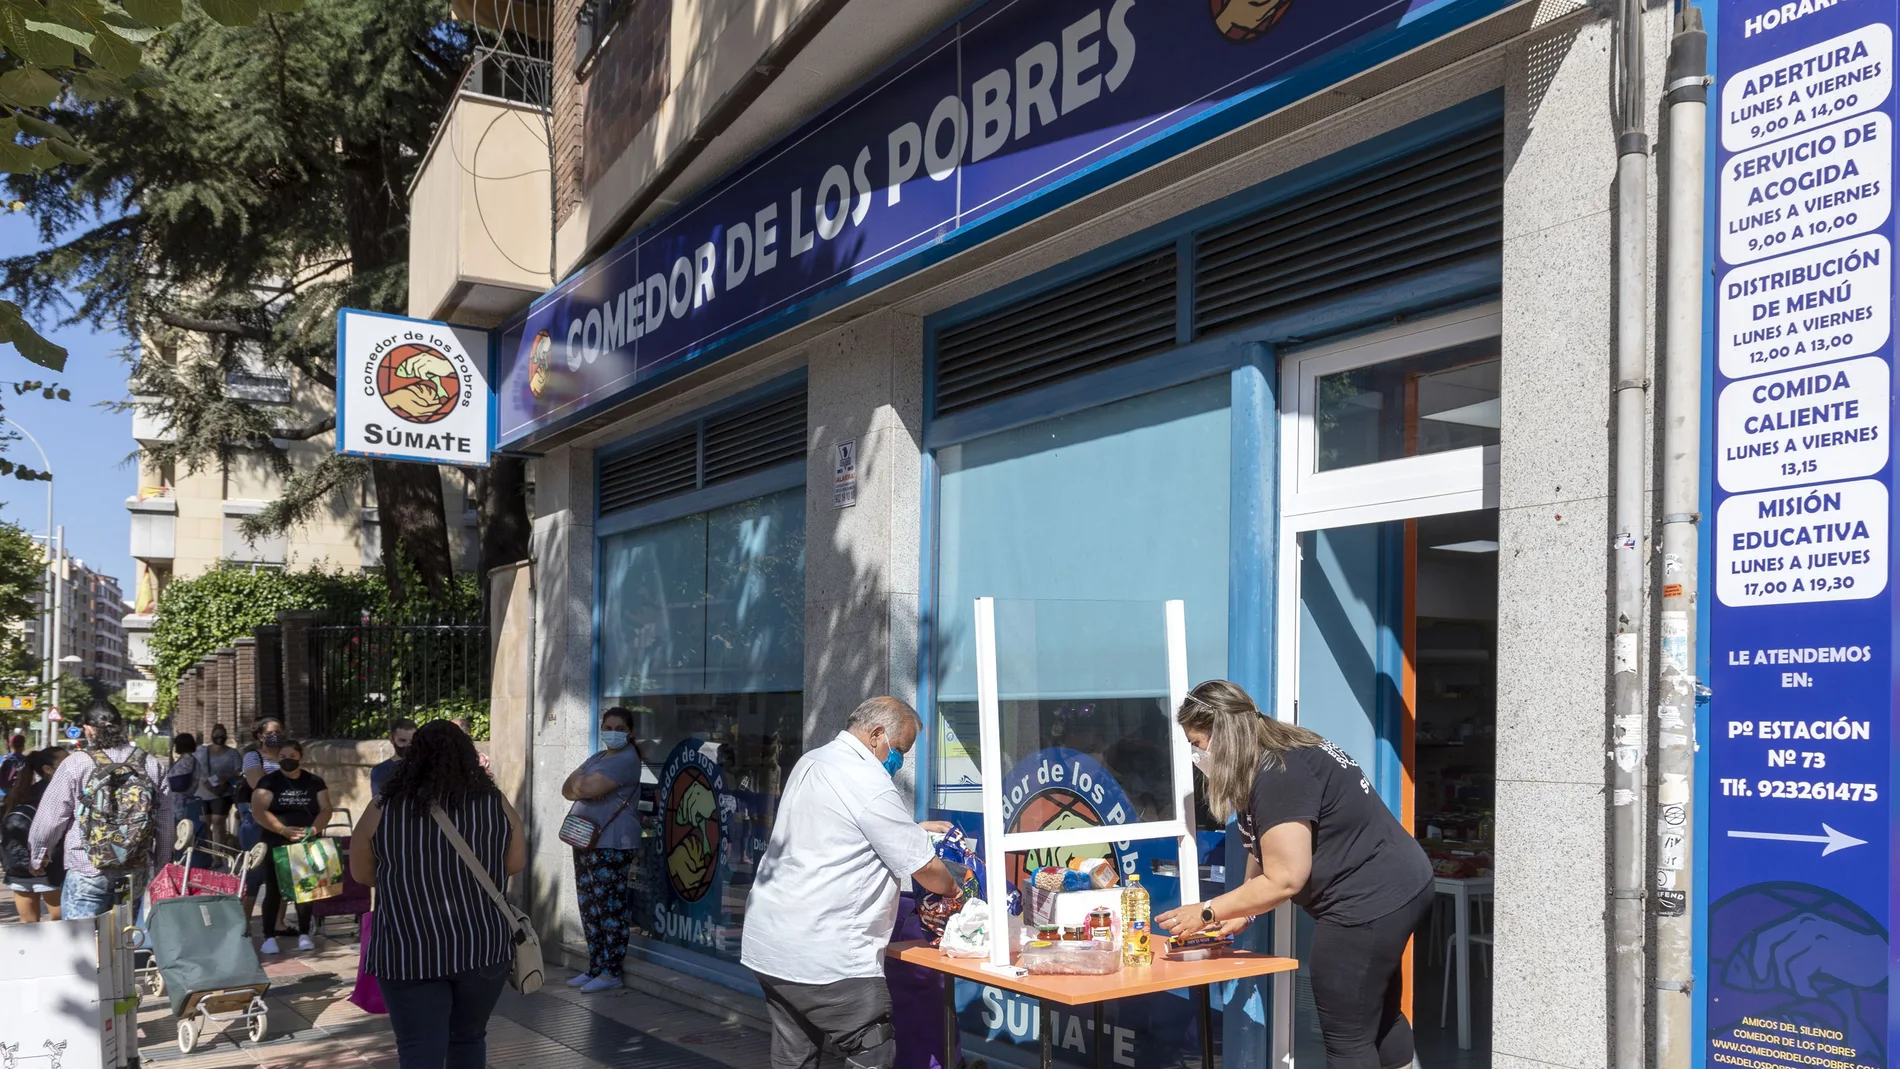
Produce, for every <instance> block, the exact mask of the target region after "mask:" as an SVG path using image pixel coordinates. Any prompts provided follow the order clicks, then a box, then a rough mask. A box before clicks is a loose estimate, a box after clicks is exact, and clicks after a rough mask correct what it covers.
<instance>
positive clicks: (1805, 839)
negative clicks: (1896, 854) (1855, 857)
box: [1728, 824, 1867, 857]
mask: <svg viewBox="0 0 1900 1069" xmlns="http://www.w3.org/2000/svg"><path fill="white" fill-rule="evenodd" d="M1821 830H1822V831H1823V832H1825V833H1826V834H1825V835H1787V834H1784V833H1782V832H1778V831H1732V832H1729V833H1728V837H1729V838H1731V839H1773V840H1777V841H1779V842H1784V843H1826V844H1827V849H1825V850H1823V851H1821V856H1822V857H1826V856H1827V855H1829V854H1831V853H1833V852H1834V851H1836V850H1845V849H1847V848H1848V847H1850V846H1865V845H1866V844H1867V840H1865V839H1856V838H1854V837H1853V836H1852V835H1849V834H1847V833H1846V832H1840V831H1835V830H1834V829H1833V828H1831V827H1828V826H1827V825H1826V824H1823V825H1821Z"/></svg>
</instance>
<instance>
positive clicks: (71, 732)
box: [66, 726, 79, 739]
mask: <svg viewBox="0 0 1900 1069" xmlns="http://www.w3.org/2000/svg"><path fill="white" fill-rule="evenodd" d="M66 737H67V738H69V739H76V738H78V737H79V728H78V727H77V726H74V727H69V728H67V729H66Z"/></svg>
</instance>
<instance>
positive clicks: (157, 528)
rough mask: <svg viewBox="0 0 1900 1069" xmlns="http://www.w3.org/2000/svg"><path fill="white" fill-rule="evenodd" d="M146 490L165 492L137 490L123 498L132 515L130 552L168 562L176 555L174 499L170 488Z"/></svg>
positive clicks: (151, 559) (176, 503)
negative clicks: (132, 495) (162, 492)
mask: <svg viewBox="0 0 1900 1069" xmlns="http://www.w3.org/2000/svg"><path fill="white" fill-rule="evenodd" d="M148 489H150V490H154V491H155V490H161V489H162V490H164V491H165V493H164V494H163V495H162V496H161V495H158V494H146V493H141V494H139V495H137V496H134V497H128V498H126V499H125V508H126V511H127V512H130V513H131V514H132V555H133V556H134V557H137V558H139V559H140V560H147V561H157V560H163V561H168V560H171V559H172V558H173V557H175V556H177V555H178V550H177V545H178V502H176V501H174V500H172V497H171V492H170V491H171V488H170V487H151V488H148ZM127 619H130V617H127Z"/></svg>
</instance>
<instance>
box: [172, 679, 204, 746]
mask: <svg viewBox="0 0 1900 1069" xmlns="http://www.w3.org/2000/svg"><path fill="white" fill-rule="evenodd" d="M176 693H177V698H176V700H175V701H174V702H173V703H172V733H173V734H174V735H175V734H177V733H179V732H181V731H189V732H191V733H192V734H193V735H196V734H197V733H198V731H197V727H196V725H197V723H198V677H197V672H196V671H195V670H193V671H189V672H186V673H184V674H183V675H180V676H179V677H178V684H177V687H176Z"/></svg>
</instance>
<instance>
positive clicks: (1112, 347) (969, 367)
mask: <svg viewBox="0 0 1900 1069" xmlns="http://www.w3.org/2000/svg"><path fill="white" fill-rule="evenodd" d="M1175 272H1176V264H1175V254H1174V249H1173V248H1168V249H1164V250H1162V251H1161V252H1158V253H1152V254H1149V255H1147V256H1144V257H1142V258H1141V259H1138V260H1135V261H1132V262H1129V263H1125V264H1122V265H1120V266H1118V267H1114V268H1110V269H1109V270H1106V271H1102V272H1100V273H1098V274H1094V275H1090V276H1089V277H1087V278H1084V279H1080V280H1078V281H1075V282H1071V283H1069V284H1067V285H1065V286H1062V287H1060V288H1058V289H1055V290H1051V291H1048V292H1044V293H1039V294H1036V295H1034V296H1031V297H1027V298H1025V299H1023V300H1021V301H1017V302H1015V303H1014V304H1011V305H1008V306H1006V307H1003V308H1000V309H998V310H996V311H995V312H992V313H991V314H989V315H987V316H984V317H982V318H980V319H976V320H972V321H970V322H967V323H960V324H957V325H956V326H954V327H950V328H948V329H946V330H944V331H943V332H942V333H941V334H939V335H938V336H937V369H936V375H937V391H936V411H937V414H939V415H942V414H945V413H949V412H954V411H956V410H958V409H961V408H968V407H970V406H971V405H978V404H983V403H985V402H988V401H995V400H997V399H999V398H1003V397H1007V396H1010V395H1011V394H1016V393H1021V392H1022V391H1024V390H1030V389H1034V388H1036V387H1039V386H1047V385H1049V384H1050V383H1054V382H1060V381H1062V380H1064V379H1070V378H1074V377H1075V376H1077V375H1083V374H1087V373H1088V372H1091V371H1099V370H1101V369H1102V368H1106V367H1112V366H1114V365H1116V364H1121V363H1126V362H1128V361H1130V360H1136V359H1139V358H1141V357H1144V356H1148V355H1151V354H1153V353H1157V352H1161V351H1163V350H1165V349H1167V348H1168V347H1169V346H1172V345H1173V344H1174V334H1175Z"/></svg>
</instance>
